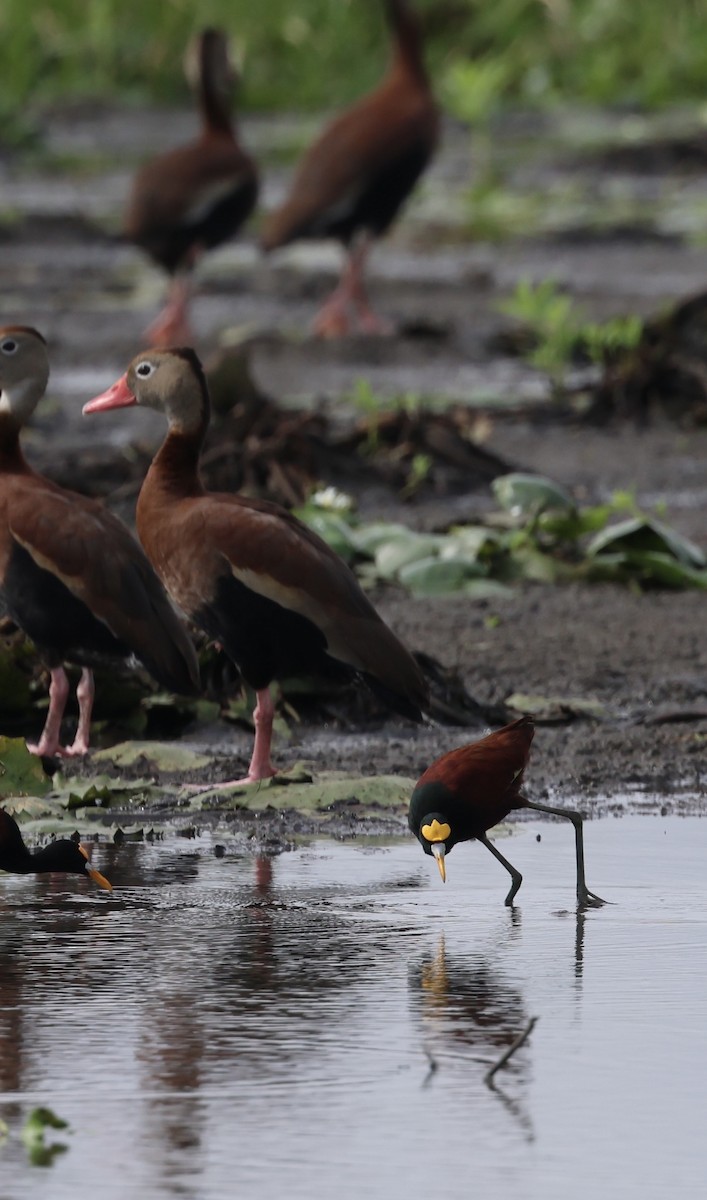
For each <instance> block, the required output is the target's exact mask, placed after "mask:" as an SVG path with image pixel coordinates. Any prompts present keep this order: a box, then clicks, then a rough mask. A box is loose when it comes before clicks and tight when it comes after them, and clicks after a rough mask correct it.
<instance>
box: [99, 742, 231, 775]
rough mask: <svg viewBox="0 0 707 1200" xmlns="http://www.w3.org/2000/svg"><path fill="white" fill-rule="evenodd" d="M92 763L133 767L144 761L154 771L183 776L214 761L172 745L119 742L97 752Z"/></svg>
mask: <svg viewBox="0 0 707 1200" xmlns="http://www.w3.org/2000/svg"><path fill="white" fill-rule="evenodd" d="M93 761H94V762H96V763H110V764H112V765H113V766H116V767H134V766H135V764H136V763H138V762H143V761H144V762H145V763H147V764H148V766H150V767H153V768H154V769H155V770H156V771H172V772H183V771H199V770H202V769H203V768H204V767H209V766H211V763H212V761H213V759H212V758H211V757H210V756H209V755H206V754H199V753H198V751H196V750H190V749H189V747H188V746H179V745H176V744H174V743H173V742H120V743H119V744H118V745H117V746H111V747H110V749H108V750H98V751H96V753H95V754H94V755H93Z"/></svg>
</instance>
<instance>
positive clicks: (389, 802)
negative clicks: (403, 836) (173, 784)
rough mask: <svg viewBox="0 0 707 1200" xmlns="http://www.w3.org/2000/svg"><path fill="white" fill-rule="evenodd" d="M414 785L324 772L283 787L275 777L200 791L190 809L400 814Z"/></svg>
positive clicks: (380, 777)
mask: <svg viewBox="0 0 707 1200" xmlns="http://www.w3.org/2000/svg"><path fill="white" fill-rule="evenodd" d="M414 786H415V781H414V780H413V779H404V778H400V777H398V776H395V775H376V776H368V775H367V776H353V777H352V776H346V775H345V774H343V773H342V772H340V771H325V772H322V773H321V774H317V775H316V776H315V778H314V779H313V780H312V782H311V783H293V782H287V783H286V784H283V783H282V782H281V781H280V777H279V776H278V775H275V776H273V778H272V779H267V780H262V781H261V782H260V783H251V784H246V785H242V786H241V787H239V788H234V789H233V791H231V790H230V789H228V790H221V791H218V792H217V791H211V792H201V793H200V794H199V795H198V796H195V797H193V801H192V807H193V808H195V809H199V810H204V809H210V808H212V807H214V805H215V804H217V806H218V808H219V810H223V809H228V808H246V809H250V810H252V811H253V812H258V811H262V810H263V809H265V808H276V809H287V810H290V811H293V812H301V813H308V814H312V813H320V814H322V815H326V814H327V813H328V812H330V811H332V810H333V809H334V808H338V809H340V808H341V806H342V805H343V804H344V803H346V804H347V805H348V804H350V805H351V809H352V811H355V812H356V815H357V816H360V817H366V816H369V815H371V814H372V813H376V812H380V811H381V810H382V809H383V810H386V811H388V812H394V813H401V814H402V813H403V812H405V811H407V805H408V803H409V800H410V795H411V792H412V789H413V788H414Z"/></svg>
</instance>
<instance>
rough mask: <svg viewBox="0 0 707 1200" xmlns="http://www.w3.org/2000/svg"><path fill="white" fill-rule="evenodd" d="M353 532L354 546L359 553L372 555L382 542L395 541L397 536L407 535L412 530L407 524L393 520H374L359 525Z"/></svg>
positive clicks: (411, 532)
mask: <svg viewBox="0 0 707 1200" xmlns="http://www.w3.org/2000/svg"><path fill="white" fill-rule="evenodd" d="M354 533H355V539H356V546H357V548H358V549H359V550H360V551H361V553H362V554H370V555H374V554H375V552H376V550H377V549H378V547H379V546H382V545H383V544H384V542H395V541H397V540H398V539H399V538H404V537H409V536H410V535H411V534H413V531H412V530H411V529H409V528H408V526H407V525H401V524H399V523H397V522H394V521H374V522H373V523H372V524H371V525H363V526H360V527H359V528H357V529H356V530H355V531H354ZM413 536H414V534H413Z"/></svg>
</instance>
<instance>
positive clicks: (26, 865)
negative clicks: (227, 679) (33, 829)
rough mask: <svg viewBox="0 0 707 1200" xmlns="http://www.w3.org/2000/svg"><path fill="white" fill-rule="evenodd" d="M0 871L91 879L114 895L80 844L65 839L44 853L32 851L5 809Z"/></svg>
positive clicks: (1, 818) (0, 817) (0, 825)
mask: <svg viewBox="0 0 707 1200" xmlns="http://www.w3.org/2000/svg"><path fill="white" fill-rule="evenodd" d="M0 871H9V872H10V873H11V874H15V875H32V874H35V875H47V874H49V873H50V872H52V871H61V872H65V873H66V874H67V875H88V877H89V879H92V880H93V882H94V883H97V884H98V886H99V887H102V888H105V889H106V890H107V891H109V892H110V891H112V888H111V885H110V884H109V882H108V880H107V879H106V878H104V876H103V875H101V873H100V871H96V870H95V868H94V867H92V866H91V863H90V862H89V858H88V851H87V850H85V849H84V847H83V846H82V845H81V843H80V842H72V841H70V840H69V839H68V838H61V839H60V840H59V841H56V842H50V843H49V845H48V846H43V847H42V849H41V850H35V851H30V850H28V849H27V847H26V846H25V843H24V841H23V839H22V834H21V833H20V830H19V826H18V824H17V822H16V821H15V820H13V818H12V817H11V816H10V814H9V813H6V812H5V811H4V810H3V809H1V808H0Z"/></svg>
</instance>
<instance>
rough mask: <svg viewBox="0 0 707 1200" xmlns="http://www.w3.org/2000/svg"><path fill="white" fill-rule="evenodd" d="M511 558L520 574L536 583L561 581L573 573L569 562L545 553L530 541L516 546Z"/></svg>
mask: <svg viewBox="0 0 707 1200" xmlns="http://www.w3.org/2000/svg"><path fill="white" fill-rule="evenodd" d="M511 558H512V563H513V565H514V567H515V569H516V572H517V573H518V575H520V577H522V578H523V579H530V580H532V581H533V582H534V583H559V581H560V580H562V579H568V578H569V577H570V576H571V574H572V569H571V568H570V567H569V566H568V565H567V563H564V562H562V561H561V559H559V558H554V557H553V556H552V555H551V554H544V553H543V552H542V550H538V549H536V547H535V546H532V545H530V544H529V543H526V544H524V545H522V546H518V547H516V548H515V549H514V550H513V552H512V555H511Z"/></svg>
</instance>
